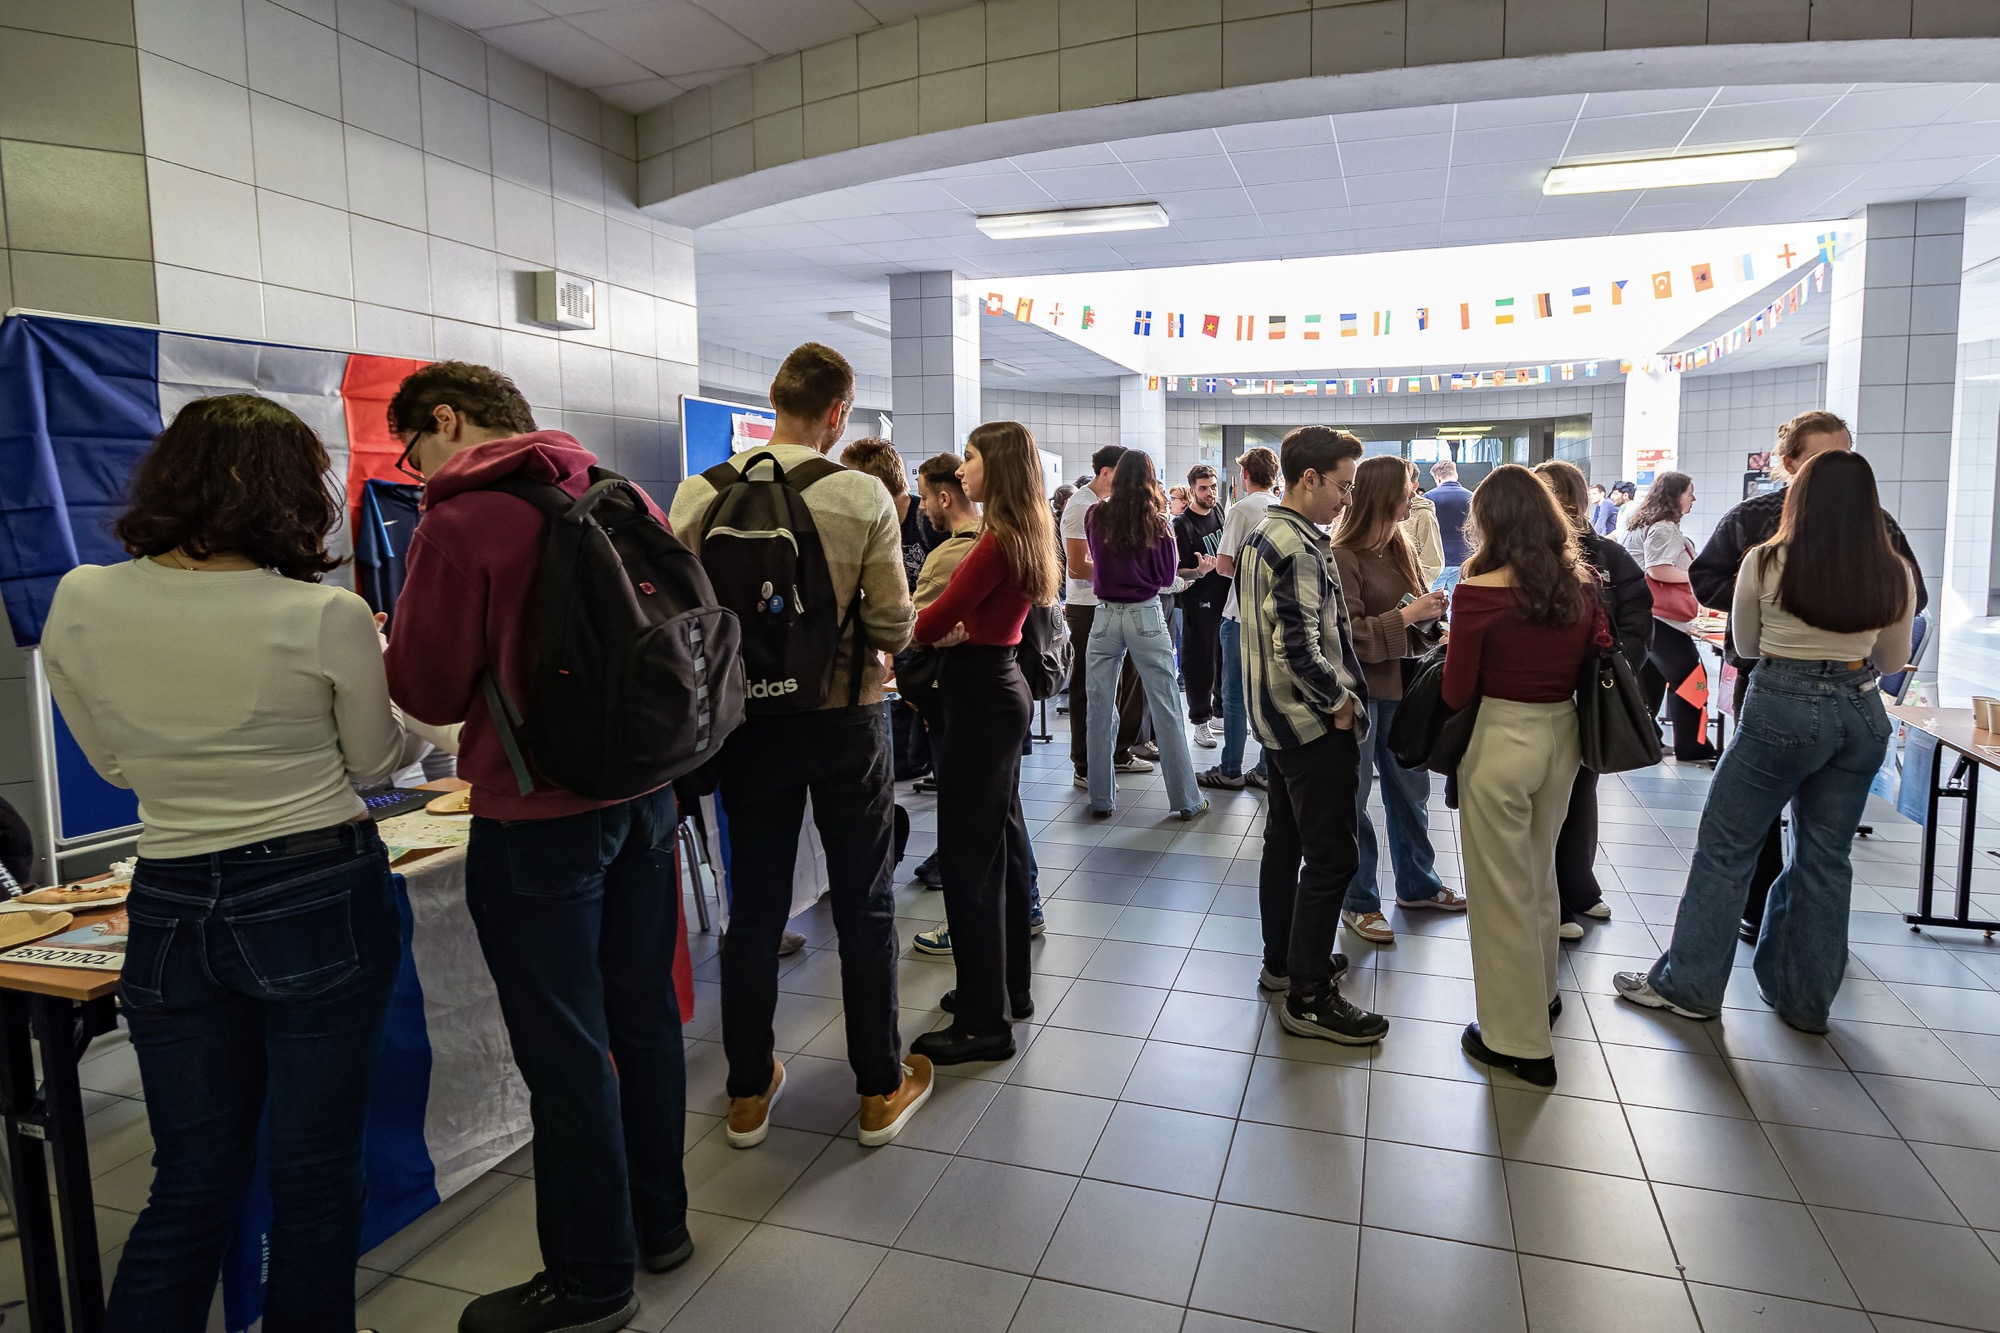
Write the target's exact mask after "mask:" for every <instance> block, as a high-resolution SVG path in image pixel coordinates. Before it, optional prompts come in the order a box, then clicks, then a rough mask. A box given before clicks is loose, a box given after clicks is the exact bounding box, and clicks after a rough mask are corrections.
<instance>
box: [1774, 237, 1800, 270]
mask: <svg viewBox="0 0 2000 1333" xmlns="http://www.w3.org/2000/svg"><path fill="white" fill-rule="evenodd" d="M1798 257H1799V252H1798V251H1796V250H1794V249H1792V243H1791V242H1790V241H1787V242H1785V248H1784V249H1782V250H1780V251H1778V258H1780V259H1782V260H1784V261H1785V270H1786V271H1787V272H1790V271H1791V267H1792V261H1793V260H1795V259H1797V258H1798Z"/></svg>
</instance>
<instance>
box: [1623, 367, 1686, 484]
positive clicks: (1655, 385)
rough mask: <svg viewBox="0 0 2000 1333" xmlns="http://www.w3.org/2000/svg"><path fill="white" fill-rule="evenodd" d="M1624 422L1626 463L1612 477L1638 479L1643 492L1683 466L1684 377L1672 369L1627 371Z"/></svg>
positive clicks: (1635, 480) (1627, 479) (1634, 480)
mask: <svg viewBox="0 0 2000 1333" xmlns="http://www.w3.org/2000/svg"><path fill="white" fill-rule="evenodd" d="M1624 424H1625V437H1624V464H1623V467H1622V468H1621V470H1620V471H1619V474H1618V476H1617V477H1613V478H1610V481H1617V480H1620V479H1623V480H1626V481H1633V482H1637V483H1638V486H1639V491H1640V494H1642V495H1643V494H1644V493H1645V490H1646V488H1647V487H1648V486H1650V485H1652V484H1653V478H1655V477H1657V476H1658V475H1659V474H1660V473H1662V472H1675V471H1679V470H1680V457H1681V455H1680V438H1681V377H1680V376H1679V375H1677V374H1675V373H1674V372H1672V371H1670V370H1637V369H1635V370H1633V371H1632V372H1631V373H1630V374H1628V375H1627V376H1626V377H1625V423H1624ZM1606 484H1607V485H1608V484H1609V481H1607V482H1606Z"/></svg>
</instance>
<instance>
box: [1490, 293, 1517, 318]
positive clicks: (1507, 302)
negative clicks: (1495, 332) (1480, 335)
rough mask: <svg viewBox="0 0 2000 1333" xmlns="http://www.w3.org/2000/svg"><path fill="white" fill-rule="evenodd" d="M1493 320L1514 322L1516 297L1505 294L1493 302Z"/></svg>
mask: <svg viewBox="0 0 2000 1333" xmlns="http://www.w3.org/2000/svg"><path fill="white" fill-rule="evenodd" d="M1493 322H1494V323H1495V324H1512V323H1513V322H1514V298H1513V297H1511V296H1503V297H1501V298H1499V299H1498V300H1496V301H1495V302H1494V303H1493Z"/></svg>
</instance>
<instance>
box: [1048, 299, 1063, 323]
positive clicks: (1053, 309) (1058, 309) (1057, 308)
mask: <svg viewBox="0 0 2000 1333" xmlns="http://www.w3.org/2000/svg"><path fill="white" fill-rule="evenodd" d="M1062 317H1063V308H1062V302H1061V301H1057V302H1056V303H1055V304H1054V305H1052V306H1050V307H1049V323H1050V324H1052V325H1054V326H1056V327H1058V328H1060V327H1061V326H1062Z"/></svg>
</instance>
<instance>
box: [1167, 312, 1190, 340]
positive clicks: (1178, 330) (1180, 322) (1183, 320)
mask: <svg viewBox="0 0 2000 1333" xmlns="http://www.w3.org/2000/svg"><path fill="white" fill-rule="evenodd" d="M1167 336H1168V337H1169V338H1185V337H1187V316H1186V315H1168V316H1167Z"/></svg>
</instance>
